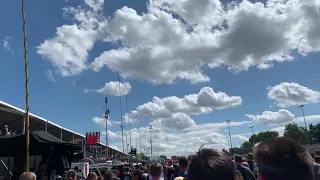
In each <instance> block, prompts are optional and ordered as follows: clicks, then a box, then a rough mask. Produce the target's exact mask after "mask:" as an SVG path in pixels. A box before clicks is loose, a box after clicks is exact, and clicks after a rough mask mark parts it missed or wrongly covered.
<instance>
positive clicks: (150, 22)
mask: <svg viewBox="0 0 320 180" xmlns="http://www.w3.org/2000/svg"><path fill="white" fill-rule="evenodd" d="M85 4H86V5H87V7H78V8H64V12H65V14H69V15H70V14H71V15H72V17H73V18H74V19H75V20H76V22H75V23H74V24H72V25H63V26H61V27H58V28H57V32H56V36H55V37H53V38H49V39H47V40H45V41H44V42H43V43H42V44H41V45H40V46H39V47H38V51H37V52H38V53H39V54H40V55H43V56H44V57H45V58H46V59H48V60H49V61H50V62H51V63H52V64H53V65H54V66H55V67H56V68H57V69H58V72H60V74H62V75H63V76H69V75H75V74H79V73H81V72H82V71H84V70H85V69H87V68H88V67H90V68H92V69H93V70H95V71H99V70H101V69H102V68H103V67H107V68H109V69H110V70H112V71H120V72H124V73H122V76H123V77H130V78H136V79H141V80H146V81H149V82H152V83H155V84H161V83H168V84H170V83H173V82H175V81H177V80H180V79H183V80H187V81H189V82H191V83H199V82H207V81H209V80H210V78H209V77H208V76H207V75H206V74H205V73H204V72H203V69H204V68H206V67H209V68H216V67H219V66H224V67H227V68H228V69H229V70H230V71H232V72H240V71H244V70H248V69H249V68H250V67H257V68H259V69H268V68H272V67H273V66H274V65H276V64H277V63H282V62H289V61H292V60H293V59H294V57H293V55H292V52H294V51H296V50H297V51H298V52H299V53H300V54H301V55H303V56H305V55H308V53H312V52H319V51H320V45H319V44H320V38H319V37H320V34H319V32H320V23H319V22H320V21H319V18H320V13H319V11H318V9H317V7H318V6H317V4H316V2H315V1H309V0H307V1H297V0H287V1H279V0H268V1H266V2H265V3H262V2H250V1H248V0H244V1H240V2H232V3H221V1H219V0H203V1H199V0H188V1H187V0H149V1H148V3H147V11H146V12H144V13H140V14H138V13H137V11H136V10H134V9H132V8H129V7H126V6H124V7H122V8H120V9H117V10H116V11H115V12H114V14H113V15H112V16H110V17H104V16H103V11H100V10H101V9H102V6H103V1H102V0H85ZM96 42H104V43H107V44H108V46H107V47H108V48H107V47H106V50H105V51H104V52H103V53H101V54H100V55H99V56H97V57H93V59H92V60H93V62H92V63H88V61H87V58H88V53H89V52H90V51H91V50H92V48H93V45H94V44H95V43H96ZM110 46H111V48H110Z"/></svg>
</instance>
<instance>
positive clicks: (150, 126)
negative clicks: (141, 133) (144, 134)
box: [149, 124, 152, 159]
mask: <svg viewBox="0 0 320 180" xmlns="http://www.w3.org/2000/svg"><path fill="white" fill-rule="evenodd" d="M149 129H150V145H151V146H150V148H151V149H150V159H151V158H152V134H151V130H152V125H151V124H150V125H149Z"/></svg>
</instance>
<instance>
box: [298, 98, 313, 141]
mask: <svg viewBox="0 0 320 180" xmlns="http://www.w3.org/2000/svg"><path fill="white" fill-rule="evenodd" d="M303 107H304V105H303V104H302V105H300V106H298V108H301V111H302V115H303V121H304V127H305V128H306V133H307V138H308V144H309V146H310V145H311V144H310V138H309V132H308V127H307V121H306V117H305V116H304V109H303Z"/></svg>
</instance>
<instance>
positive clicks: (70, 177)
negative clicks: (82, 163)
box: [67, 170, 77, 180]
mask: <svg viewBox="0 0 320 180" xmlns="http://www.w3.org/2000/svg"><path fill="white" fill-rule="evenodd" d="M67 179H68V180H75V179H77V173H76V171H75V170H70V171H68V173H67Z"/></svg>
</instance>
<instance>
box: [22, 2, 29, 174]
mask: <svg viewBox="0 0 320 180" xmlns="http://www.w3.org/2000/svg"><path fill="white" fill-rule="evenodd" d="M21 14H22V22H23V46H24V72H25V91H26V96H25V100H26V112H25V123H26V125H25V128H26V131H25V133H26V161H25V163H26V164H25V168H26V172H28V171H29V170H30V156H29V148H30V121H29V120H30V119H29V72H28V55H27V52H28V51H27V29H26V16H25V13H24V0H22V1H21Z"/></svg>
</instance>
